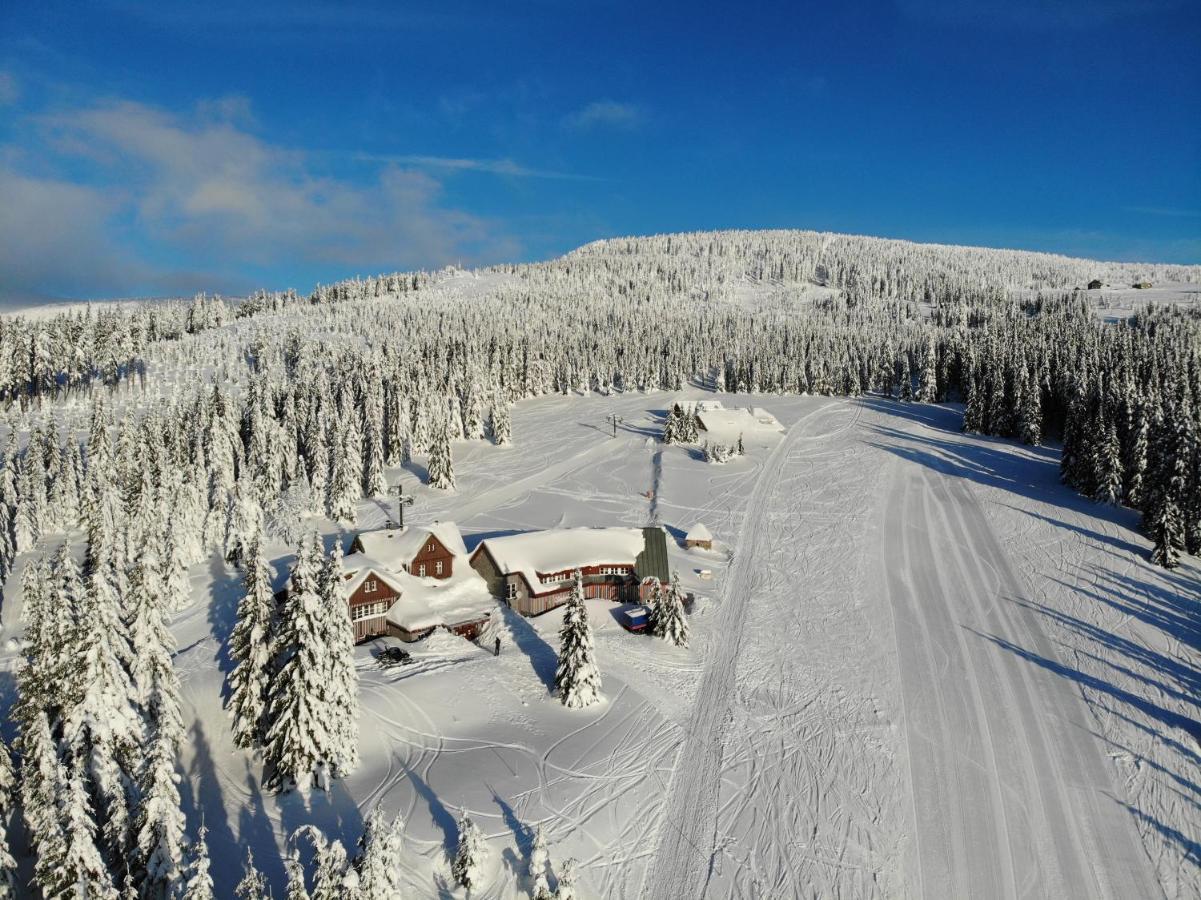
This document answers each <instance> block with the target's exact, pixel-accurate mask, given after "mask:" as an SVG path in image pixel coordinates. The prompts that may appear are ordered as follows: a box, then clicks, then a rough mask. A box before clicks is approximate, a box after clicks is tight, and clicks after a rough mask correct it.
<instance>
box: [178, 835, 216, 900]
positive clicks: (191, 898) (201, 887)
mask: <svg viewBox="0 0 1201 900" xmlns="http://www.w3.org/2000/svg"><path fill="white" fill-rule="evenodd" d="M207 835H208V829H206V828H205V827H204V826H203V825H201V826H200V829H199V831H198V833H197V835H196V842H195V843H194V844H193V845H192V852H191V854H190V859H189V860H188V868H187V873H186V874H185V876H184V886H183V894H182V897H181V900H215V898H216V894H214V893H213V876H212V875H211V874H210V873H209V849H208V841H207V840H206V838H207Z"/></svg>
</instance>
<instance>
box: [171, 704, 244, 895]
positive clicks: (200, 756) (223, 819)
mask: <svg viewBox="0 0 1201 900" xmlns="http://www.w3.org/2000/svg"><path fill="white" fill-rule="evenodd" d="M192 746H193V748H194V751H195V756H194V757H193V758H192V764H191V766H190V767H189V768H188V777H187V778H184V779H183V780H182V782H181V784H180V794H181V800H182V802H183V807H184V809H190V810H192V811H194V812H199V813H200V816H199V821H196V820H195V819H193V822H194V824H196V825H204V827H205V828H207V829H208V846H209V854H210V856H211V857H212V858H213V859H214V860H222V861H224V864H223V865H214V866H213V869H212V874H213V880H214V882H215V886H216V889H217V895H218V896H231V895H232V894H233V889H234V886H235V885H236V884H237V883H238V881H239V880H240V879H241V877H242V873H241V863H242V857H243V855H244V854H243V851H242V847H241V842H240V841H239V840H238V838H237V836H235V835H234V833H233V829H232V828H230V823H229V812H228V810H226V808H225V793H224V791H222V790H221V780H220V779H219V778H218V777H217V766H216V763H215V762H214V760H213V748H212V744H211V743H210V742H209V739H208V735H207V734H206V733H205V730H204V725H203V723H201V722H200V721H199V720H197V721H196V722H195V723H194V724H193V726H192Z"/></svg>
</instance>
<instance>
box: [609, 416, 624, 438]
mask: <svg viewBox="0 0 1201 900" xmlns="http://www.w3.org/2000/svg"><path fill="white" fill-rule="evenodd" d="M605 421H606V422H608V423H609V424H610V425H612V426H613V437H617V426H618V425H620V424H621V423H622V422H623V421H625V420H624V419H622V417H621V416H619V415H617V413H609V415H608V416H606V417H605Z"/></svg>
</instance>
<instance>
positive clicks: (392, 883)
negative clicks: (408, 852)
mask: <svg viewBox="0 0 1201 900" xmlns="http://www.w3.org/2000/svg"><path fill="white" fill-rule="evenodd" d="M403 833H404V822H403V820H402V819H401V818H400V816H399V815H398V816H396V817H394V818H393V819H392V820H391V821H390V822H389V821H388V820H387V819H386V818H385V817H384V813H383V810H381V809H380V807H379V806H375V807H373V808H372V810H371V812H370V813H368V814H367V821H366V822H365V823H364V825H363V834H362V836H361V837H360V838H359V844H358V848H359V849H358V855H357V856H356V857H355V860H354V868H355V871H356V872H357V873H358V876H359V893H358V897H357V900H388V898H391V897H398V896H400V854H401V841H402V838H403Z"/></svg>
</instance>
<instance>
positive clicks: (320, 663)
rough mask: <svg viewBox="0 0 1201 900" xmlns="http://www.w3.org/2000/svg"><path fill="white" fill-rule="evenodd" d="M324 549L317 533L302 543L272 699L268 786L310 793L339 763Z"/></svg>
mask: <svg viewBox="0 0 1201 900" xmlns="http://www.w3.org/2000/svg"><path fill="white" fill-rule="evenodd" d="M320 572H321V547H320V542H319V539H318V537H317V533H316V532H312V533H310V534H309V535H308V536H307V537H305V538H304V539H302V541H301V544H300V546H299V548H297V554H296V563H295V565H293V567H292V574H291V577H290V579H289V580H288V588H287V595H286V599H285V600H284V603H283V607H282V608H281V610H280V613H279V618H278V626H277V628H276V633H277V637H276V642H275V653H276V658H277V665H278V668H277V671H276V674H275V676H274V677H273V678H272V680H271V684H270V686H269V688H268V696H267V720H268V725H267V735H266V744H265V745H264V753H263V757H264V762H265V764H266V767H267V777H266V781H267V784H268V785H269V786H271V787H273V788H276V789H279V790H289V789H290V788H293V787H295V788H298V789H299V790H300V791H301V792H307V791H308V789H309V788H310V787H312V786H313V785H314V784H316V785H317V786H319V787H321V788H324V787H326V785H327V782H328V777H329V770H330V766H331V764H332V763H333V762H334V753H333V752H332V751H333V748H332V746H331V744H332V743H333V736H332V735H331V729H332V728H334V727H335V724H334V723H333V722H332V721H331V720H330V717H329V713H330V707H329V704H328V702H327V699H326V698H327V692H326V689H327V687H328V686H327V684H326V681H325V679H326V676H327V674H328V653H329V646H328V642H327V633H326V629H324V627H323V625H324V622H325V619H326V617H325V615H324V613H323V604H322V602H321V595H320V589H319V584H318V581H319V577H320Z"/></svg>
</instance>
